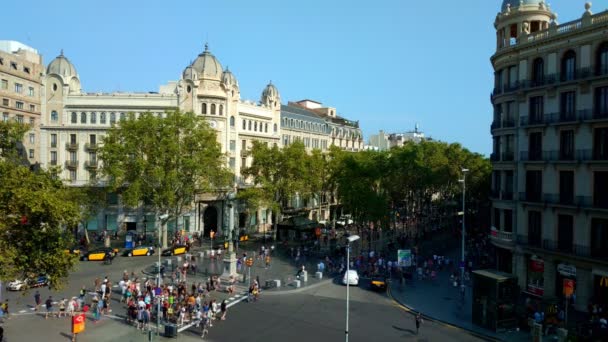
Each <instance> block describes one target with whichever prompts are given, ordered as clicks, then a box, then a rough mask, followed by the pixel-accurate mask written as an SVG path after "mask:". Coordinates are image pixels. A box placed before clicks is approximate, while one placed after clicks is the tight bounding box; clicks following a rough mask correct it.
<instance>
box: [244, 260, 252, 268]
mask: <svg viewBox="0 0 608 342" xmlns="http://www.w3.org/2000/svg"><path fill="white" fill-rule="evenodd" d="M245 264H246V265H247V266H249V267H251V266H253V258H247V260H246V261H245Z"/></svg>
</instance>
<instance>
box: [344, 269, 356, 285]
mask: <svg viewBox="0 0 608 342" xmlns="http://www.w3.org/2000/svg"><path fill="white" fill-rule="evenodd" d="M347 282H348V285H353V286H357V285H359V274H358V273H357V271H355V270H348V271H347V272H344V277H342V284H344V285H346V284H347Z"/></svg>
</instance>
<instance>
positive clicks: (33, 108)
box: [2, 98, 36, 112]
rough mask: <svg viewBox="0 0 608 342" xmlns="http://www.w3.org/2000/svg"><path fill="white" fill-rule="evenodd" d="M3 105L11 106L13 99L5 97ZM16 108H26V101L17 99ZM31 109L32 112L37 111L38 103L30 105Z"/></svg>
mask: <svg viewBox="0 0 608 342" xmlns="http://www.w3.org/2000/svg"><path fill="white" fill-rule="evenodd" d="M2 106H4V107H10V106H11V100H10V99H7V98H3V99H2ZM15 108H16V109H20V110H25V109H26V106H25V103H24V102H23V101H15ZM27 108H29V111H30V112H35V111H36V105H34V104H30V105H29V107H27Z"/></svg>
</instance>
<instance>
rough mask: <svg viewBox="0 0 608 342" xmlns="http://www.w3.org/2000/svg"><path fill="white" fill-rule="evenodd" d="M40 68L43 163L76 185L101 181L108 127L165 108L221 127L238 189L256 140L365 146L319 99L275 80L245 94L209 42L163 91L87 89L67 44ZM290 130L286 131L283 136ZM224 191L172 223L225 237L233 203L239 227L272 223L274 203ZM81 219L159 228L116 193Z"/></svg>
mask: <svg viewBox="0 0 608 342" xmlns="http://www.w3.org/2000/svg"><path fill="white" fill-rule="evenodd" d="M39 74H41V75H42V77H41V80H40V91H39V92H37V93H39V94H40V98H41V100H40V106H39V107H40V109H41V113H42V116H41V117H40V119H39V121H40V123H41V124H40V139H38V140H39V141H40V145H39V149H38V151H40V163H41V166H42V167H45V168H51V167H56V166H59V167H61V171H60V173H59V176H60V177H61V178H62V179H63V180H65V182H66V183H67V184H69V185H71V186H87V185H90V184H92V183H93V182H96V183H97V184H99V185H102V186H103V179H100V178H99V177H98V170H99V169H100V167H101V164H100V161H99V160H98V158H97V151H98V149H99V147H100V144H102V143H103V138H104V136H105V134H106V133H107V130H108V129H109V128H110V127H112V126H114V125H120V122H121V121H122V120H130V119H137V118H138V117H139V115H141V114H142V113H146V112H150V113H152V114H154V115H158V116H163V115H166V114H165V113H166V112H167V111H171V110H176V109H179V110H181V111H188V112H193V113H196V114H197V115H200V116H202V117H204V118H205V119H206V120H207V121H208V122H209V124H210V126H211V127H212V128H213V129H215V130H216V133H217V138H218V142H219V143H220V145H221V147H222V152H223V153H224V154H225V156H226V160H225V162H226V165H228V166H229V167H230V169H231V170H232V171H233V172H234V174H235V182H234V186H235V187H236V188H237V190H238V189H239V188H245V187H248V186H251V185H252V184H251V183H250V180H248V179H245V178H242V177H241V176H240V174H241V170H242V169H243V168H244V167H247V166H250V165H251V162H252V160H251V156H249V155H248V153H247V152H248V150H249V149H250V148H251V146H252V145H253V142H254V141H260V142H264V143H266V144H267V145H268V146H284V145H287V144H289V143H291V142H293V141H295V140H302V142H304V144H305V145H306V147H307V149H309V150H312V149H314V148H318V149H320V150H323V151H327V150H328V148H329V146H330V145H332V144H337V145H338V146H341V147H342V148H344V149H345V150H350V151H358V150H359V149H360V146H361V136H362V135H361V130H360V129H359V128H358V123H356V122H351V121H348V120H346V119H344V118H341V117H339V116H337V115H336V112H335V109H334V108H324V107H322V106H321V105H320V104H319V103H317V102H314V103H312V101H308V102H310V103H308V102H302V101H301V102H298V103H293V104H292V103H290V104H289V105H286V106H285V105H281V96H280V93H279V91H278V89H277V87H276V86H275V85H274V84H272V83H269V84H268V85H267V86H266V87H265V88H264V89H263V91H262V93H261V96H260V100H259V101H253V100H243V99H241V98H240V90H239V83H238V80H237V78H236V77H235V76H234V74H233V73H232V72H231V71H229V70H228V69H224V68H223V67H222V65H221V63H220V61H219V60H218V59H217V58H216V57H215V56H214V55H213V54H212V53H211V51H209V48H208V46H207V45H205V49H204V51H203V52H201V53H200V54H199V55H198V56H197V57H196V59H194V61H193V62H192V63H191V64H190V65H188V66H187V67H186V68H185V69H184V71H183V73H182V75H181V77H180V79H179V80H177V81H171V82H168V83H167V84H165V85H162V86H160V87H159V91H158V92H148V93H129V92H114V93H91V92H84V91H83V90H82V87H81V80H80V76H79V75H78V73H77V71H76V67H75V65H74V64H73V63H72V62H71V61H70V60H69V59H68V58H67V57H66V56H64V54H63V52H62V53H61V54H60V55H59V56H57V57H56V58H55V59H54V60H52V61H51V62H50V63H49V65H48V66H47V68H46V70H41V71H39ZM307 106H309V107H310V108H308V107H307ZM285 136H287V139H286V140H285V139H283V140H282V139H281V138H282V137H285ZM227 196H228V194H226V193H202V194H199V195H198V196H197V198H196V201H195V202H196V203H195V205H194V208H193V210H192V211H191V212H189V213H186V214H185V215H183V216H182V217H180V218H179V219H177V220H176V222H170V223H169V227H168V228H169V231H170V232H172V231H175V230H177V229H179V230H182V229H184V230H186V231H190V232H202V233H203V234H204V235H206V236H208V235H209V233H210V231H215V232H216V233H217V235H216V236H218V237H222V236H223V234H224V232H225V231H226V228H227V225H228V222H229V210H228V207H229V205H235V206H236V211H235V216H236V217H235V225H236V226H237V228H239V229H251V228H252V227H253V228H254V229H257V230H264V229H266V228H269V227H271V226H272V223H273V222H272V215H271V212H270V210H264V209H260V210H257V211H254V212H251V210H248V208H246V207H245V204H244V203H239V202H238V201H236V202H235V201H234V200H228V198H227ZM229 202H231V203H229ZM84 226H85V227H86V228H87V229H89V230H97V229H99V230H101V229H108V230H117V229H126V230H138V231H145V230H146V229H147V230H148V231H154V230H155V227H157V222H156V216H155V214H154V213H153V212H150V211H148V210H146V209H145V208H143V207H141V208H137V209H129V208H126V207H125V206H123V205H122V204H121V201H120V198H119V197H118V196H114V195H110V196H108V198H107V203H106V205H105V208H104V209H102V210H100V212H99V213H98V215H96V216H95V217H92V218H91V219H90V220H89V221H88V222H86V224H84Z"/></svg>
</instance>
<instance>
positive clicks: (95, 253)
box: [80, 247, 118, 261]
mask: <svg viewBox="0 0 608 342" xmlns="http://www.w3.org/2000/svg"><path fill="white" fill-rule="evenodd" d="M116 254H118V249H116V248H109V247H102V248H97V249H94V250H92V251H89V252H87V253H84V254H82V255H81V257H80V260H81V261H85V260H86V261H104V260H107V259H108V258H110V259H112V258H114V257H115V256H116Z"/></svg>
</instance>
